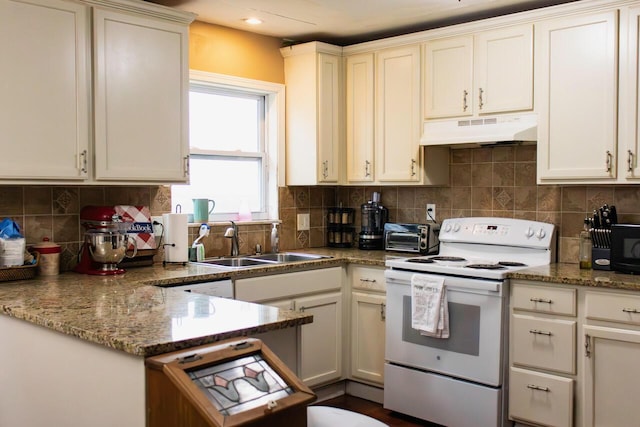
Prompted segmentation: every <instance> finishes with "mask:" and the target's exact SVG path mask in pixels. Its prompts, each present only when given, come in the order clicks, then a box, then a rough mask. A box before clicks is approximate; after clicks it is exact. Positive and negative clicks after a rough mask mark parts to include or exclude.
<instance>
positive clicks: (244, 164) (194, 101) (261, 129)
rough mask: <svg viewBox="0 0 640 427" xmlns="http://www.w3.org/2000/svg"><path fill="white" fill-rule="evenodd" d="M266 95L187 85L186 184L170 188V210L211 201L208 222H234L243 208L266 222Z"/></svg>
mask: <svg viewBox="0 0 640 427" xmlns="http://www.w3.org/2000/svg"><path fill="white" fill-rule="evenodd" d="M266 146H267V144H266V143H265V95H263V94H259V93H255V91H244V90H242V89H241V88H233V89H231V88H226V87H220V86H213V85H206V84H202V83H197V82H192V84H191V87H190V91H189V147H190V157H189V181H190V183H189V184H188V185H173V186H172V187H171V199H172V205H173V208H174V210H175V209H176V205H180V208H181V212H183V213H192V212H193V200H192V199H196V198H198V199H200V198H206V199H212V200H214V201H215V209H214V211H213V213H212V215H210V218H209V220H226V219H238V213H239V212H240V211H243V212H246V210H247V208H248V209H249V211H250V212H251V214H252V218H254V219H266V218H267V217H268V206H267V199H268V197H267V196H268V190H269V182H268V177H269V174H268V170H267V166H268V165H267V161H266V159H267V152H266Z"/></svg>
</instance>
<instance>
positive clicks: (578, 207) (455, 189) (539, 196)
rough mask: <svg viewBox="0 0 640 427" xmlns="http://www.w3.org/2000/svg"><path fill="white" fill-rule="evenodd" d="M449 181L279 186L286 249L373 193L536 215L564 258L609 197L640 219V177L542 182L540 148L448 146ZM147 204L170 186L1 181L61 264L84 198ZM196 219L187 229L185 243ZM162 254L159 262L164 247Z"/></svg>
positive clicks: (213, 237) (73, 241)
mask: <svg viewBox="0 0 640 427" xmlns="http://www.w3.org/2000/svg"><path fill="white" fill-rule="evenodd" d="M450 166H451V185H450V186H448V187H416V186H311V187H297V186H296V187H281V188H280V189H279V204H280V207H279V210H280V221H281V224H280V226H279V228H280V249H281V250H295V249H299V248H307V247H321V246H325V245H326V234H327V221H326V209H327V208H328V207H334V206H339V205H340V204H342V206H344V207H353V208H355V209H356V215H355V226H356V234H357V232H358V231H359V228H360V205H361V204H363V203H365V202H367V201H368V200H370V198H371V194H372V193H373V192H374V191H377V192H379V193H380V194H381V203H382V205H383V206H385V207H387V208H388V209H389V219H390V221H394V222H424V221H426V212H425V211H426V204H427V203H434V204H435V205H436V214H437V218H436V219H437V220H438V221H442V220H443V219H445V218H454V217H465V216H467V217H468V216H500V217H513V218H524V219H534V220H538V221H545V222H551V223H553V224H555V225H556V226H558V237H559V239H558V261H560V262H570V263H576V262H577V259H578V234H579V232H580V230H581V228H582V222H583V220H584V218H585V216H587V215H589V214H590V212H592V210H593V209H594V208H597V207H600V206H602V205H603V204H605V203H608V204H609V205H612V204H613V205H616V207H617V208H618V213H619V219H620V222H634V223H640V185H619V186H616V185H600V186H593V185H571V186H568V185H567V186H560V185H536V147H535V146H534V145H523V146H508V147H507V146H498V147H485V148H473V149H456V150H451V156H450ZM116 204H130V205H146V206H149V207H150V209H151V214H152V215H161V214H163V213H166V212H170V210H171V191H170V189H169V187H167V186H161V185H159V186H96V187H93V186H91V187H89V186H72V185H70V186H31V185H29V186H27V185H24V186H15V185H11V186H8V185H6V186H0V218H4V217H10V218H12V219H14V220H15V221H16V222H18V224H19V225H20V227H21V230H22V231H23V234H24V235H25V237H26V240H27V244H33V243H37V242H39V241H41V240H42V239H43V238H44V237H48V238H50V239H51V240H53V241H55V242H56V243H59V244H60V245H62V247H63V253H62V257H61V268H62V269H63V270H69V269H71V268H72V267H73V265H75V262H76V259H77V253H78V250H79V247H80V244H81V242H82V235H83V233H84V230H83V228H82V226H81V225H80V220H79V213H80V208H81V207H83V206H85V205H116ZM299 213H308V214H309V216H310V229H309V230H305V231H298V230H297V229H296V218H297V214H299ZM227 227H228V225H226V224H216V225H214V226H213V227H212V229H211V233H210V235H209V236H208V237H207V238H206V239H204V243H205V248H206V255H207V256H221V255H228V254H229V253H230V245H231V242H230V239H226V238H224V237H223V235H224V231H225V230H226V228H227ZM270 231H271V224H270V223H258V224H240V226H239V241H240V253H245V254H246V253H250V252H253V251H254V250H255V247H256V244H260V246H261V247H262V250H263V251H265V252H267V251H270V250H271V248H270ZM197 234H198V227H197V226H193V227H190V229H189V243H191V242H192V241H193V239H194V238H195V237H196V236H197ZM155 259H156V261H162V255H161V253H158V255H157V256H156V258H155Z"/></svg>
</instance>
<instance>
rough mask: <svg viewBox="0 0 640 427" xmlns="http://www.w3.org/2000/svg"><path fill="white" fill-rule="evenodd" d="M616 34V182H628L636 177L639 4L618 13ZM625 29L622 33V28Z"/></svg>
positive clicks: (639, 112) (639, 167)
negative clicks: (618, 34)
mask: <svg viewBox="0 0 640 427" xmlns="http://www.w3.org/2000/svg"><path fill="white" fill-rule="evenodd" d="M621 20H623V21H622V22H626V26H624V25H622V26H621V34H620V89H619V91H618V97H619V105H620V108H619V112H620V113H619V114H620V116H619V126H620V128H619V136H618V141H619V147H618V161H617V166H618V174H617V175H618V180H619V181H621V182H630V181H633V180H637V179H639V178H640V163H639V162H638V153H639V150H638V149H639V148H640V126H639V125H640V104H639V102H640V98H639V97H640V85H638V77H640V75H639V74H638V72H639V71H638V70H640V68H638V67H640V43H639V40H640V5H636V6H632V7H629V8H628V9H623V10H622V15H621ZM625 28H626V32H624V29H625Z"/></svg>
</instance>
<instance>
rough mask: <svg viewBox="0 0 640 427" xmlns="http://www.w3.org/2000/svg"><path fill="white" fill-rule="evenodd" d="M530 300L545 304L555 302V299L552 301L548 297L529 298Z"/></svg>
mask: <svg viewBox="0 0 640 427" xmlns="http://www.w3.org/2000/svg"><path fill="white" fill-rule="evenodd" d="M529 301H531V302H543V303H545V304H551V303H553V301H551V300H550V299H546V298H529Z"/></svg>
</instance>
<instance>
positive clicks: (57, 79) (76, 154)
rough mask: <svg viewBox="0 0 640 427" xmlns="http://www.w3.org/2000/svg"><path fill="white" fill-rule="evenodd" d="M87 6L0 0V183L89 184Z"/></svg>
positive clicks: (43, 0) (53, 0) (56, 0)
mask: <svg viewBox="0 0 640 427" xmlns="http://www.w3.org/2000/svg"><path fill="white" fill-rule="evenodd" d="M88 16H89V14H88V9H87V7H86V6H85V5H82V4H79V3H76V2H71V1H60V0H30V1H17V0H0V55H2V58H3V60H2V61H0V81H2V83H1V84H0V129H1V132H2V141H3V144H2V156H0V178H8V179H12V178H14V179H15V178H17V179H24V178H32V179H72V180H83V179H86V178H87V176H88V175H87V167H88V166H87V160H88V158H87V156H88V146H89V136H90V135H89V117H90V109H89V93H90V84H91V77H90V72H89V70H90V67H89V62H88V52H90V45H89V40H90V38H89V37H90V35H89V22H88Z"/></svg>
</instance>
